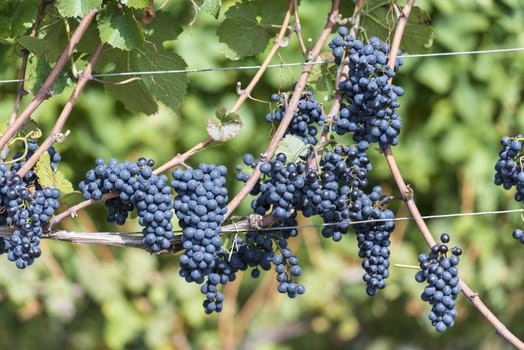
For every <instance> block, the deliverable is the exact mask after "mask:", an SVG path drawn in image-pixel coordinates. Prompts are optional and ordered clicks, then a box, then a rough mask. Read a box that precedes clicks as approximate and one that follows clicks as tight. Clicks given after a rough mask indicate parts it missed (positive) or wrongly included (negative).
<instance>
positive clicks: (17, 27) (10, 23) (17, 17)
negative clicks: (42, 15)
mask: <svg viewBox="0 0 524 350" xmlns="http://www.w3.org/2000/svg"><path fill="white" fill-rule="evenodd" d="M39 5H40V0H25V1H18V0H7V1H6V0H3V1H0V41H4V42H7V43H9V41H11V40H13V39H14V38H16V37H19V36H21V35H23V34H26V32H27V29H29V28H31V26H32V24H33V22H34V20H35V18H36V14H37V13H38V6H39Z"/></svg>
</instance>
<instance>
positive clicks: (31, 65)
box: [25, 56, 72, 95]
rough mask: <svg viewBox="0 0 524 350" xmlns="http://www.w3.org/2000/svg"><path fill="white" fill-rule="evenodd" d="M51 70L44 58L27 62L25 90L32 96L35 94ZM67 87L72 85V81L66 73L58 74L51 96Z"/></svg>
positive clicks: (37, 57) (40, 57)
mask: <svg viewBox="0 0 524 350" xmlns="http://www.w3.org/2000/svg"><path fill="white" fill-rule="evenodd" d="M51 70H52V68H51V65H50V64H49V62H48V61H47V60H46V58H45V57H44V56H35V57H33V58H32V59H31V60H29V62H28V65H27V71H28V72H29V74H28V76H27V78H26V81H25V84H26V88H27V89H28V90H29V91H31V92H32V93H33V94H36V93H37V92H38V90H39V89H40V88H41V87H42V85H43V84H44V81H45V80H46V79H47V77H48V76H49V73H51ZM68 85H72V81H71V79H69V75H68V73H67V72H65V71H62V72H60V74H59V76H58V78H57V79H56V81H55V83H54V84H53V87H52V88H51V94H52V95H57V94H59V93H61V92H62V91H63V90H64V88H65V87H66V86H68Z"/></svg>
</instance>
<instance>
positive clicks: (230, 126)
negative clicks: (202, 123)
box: [207, 107, 242, 141]
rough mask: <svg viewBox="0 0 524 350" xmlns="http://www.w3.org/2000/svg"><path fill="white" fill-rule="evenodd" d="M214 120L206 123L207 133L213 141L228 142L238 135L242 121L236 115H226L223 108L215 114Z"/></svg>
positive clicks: (211, 119)
mask: <svg viewBox="0 0 524 350" xmlns="http://www.w3.org/2000/svg"><path fill="white" fill-rule="evenodd" d="M215 117H216V118H209V119H208V121H207V133H208V134H209V136H210V137H211V138H212V139H213V140H215V141H229V140H231V139H233V138H234V137H235V136H237V135H238V133H239V132H240V129H241V128H242V121H241V120H240V117H239V116H238V114H236V113H227V111H226V109H225V108H224V107H221V108H219V109H218V110H217V111H216V112H215Z"/></svg>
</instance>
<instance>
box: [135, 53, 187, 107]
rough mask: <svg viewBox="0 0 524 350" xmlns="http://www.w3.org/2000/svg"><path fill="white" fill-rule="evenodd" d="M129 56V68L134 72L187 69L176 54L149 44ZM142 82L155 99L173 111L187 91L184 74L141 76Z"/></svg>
mask: <svg viewBox="0 0 524 350" xmlns="http://www.w3.org/2000/svg"><path fill="white" fill-rule="evenodd" d="M131 55H132V56H131V64H132V67H131V68H132V69H133V70H136V71H162V70H173V69H174V70H178V69H185V68H186V67H187V65H186V62H185V61H184V60H183V59H182V57H180V56H179V55H178V54H176V53H175V52H172V51H169V50H167V49H165V48H163V47H162V46H155V45H153V44H151V43H146V44H145V45H144V46H143V47H142V48H140V49H138V50H135V51H133V52H132V53H131ZM142 81H143V82H144V84H145V85H146V86H147V88H148V89H149V90H150V92H151V93H152V95H153V96H154V97H155V99H157V100H158V101H160V102H162V103H163V104H165V105H166V106H168V107H169V108H171V109H173V110H176V109H177V108H178V107H179V106H180V104H181V103H182V100H183V98H184V96H185V94H186V90H187V77H186V75H185V74H156V75H143V76H142Z"/></svg>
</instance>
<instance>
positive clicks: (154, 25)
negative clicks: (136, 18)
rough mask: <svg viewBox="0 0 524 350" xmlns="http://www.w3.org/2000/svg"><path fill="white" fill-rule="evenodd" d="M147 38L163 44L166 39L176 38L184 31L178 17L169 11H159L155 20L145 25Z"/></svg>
mask: <svg viewBox="0 0 524 350" xmlns="http://www.w3.org/2000/svg"><path fill="white" fill-rule="evenodd" d="M144 33H145V35H146V36H147V40H148V41H151V42H153V43H157V44H161V43H163V42H164V41H168V40H175V39H176V38H177V36H178V35H179V34H180V33H182V27H181V26H180V25H179V24H178V20H177V18H176V17H174V16H172V15H171V14H169V13H167V12H160V11H159V12H157V13H156V14H155V18H154V20H152V21H151V22H149V23H148V24H145V25H144Z"/></svg>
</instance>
